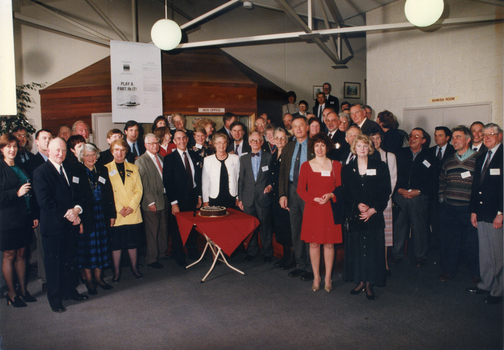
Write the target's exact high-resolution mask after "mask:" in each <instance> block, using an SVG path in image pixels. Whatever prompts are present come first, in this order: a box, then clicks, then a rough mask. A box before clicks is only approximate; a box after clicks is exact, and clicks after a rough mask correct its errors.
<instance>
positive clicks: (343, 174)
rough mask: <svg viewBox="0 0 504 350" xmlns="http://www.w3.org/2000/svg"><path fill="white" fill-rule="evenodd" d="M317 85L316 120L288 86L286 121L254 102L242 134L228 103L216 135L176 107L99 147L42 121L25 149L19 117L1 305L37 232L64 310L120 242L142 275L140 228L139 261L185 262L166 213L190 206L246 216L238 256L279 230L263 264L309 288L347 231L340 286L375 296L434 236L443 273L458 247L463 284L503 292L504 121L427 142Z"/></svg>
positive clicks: (91, 286) (8, 152) (1, 231)
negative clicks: (276, 255)
mask: <svg viewBox="0 0 504 350" xmlns="http://www.w3.org/2000/svg"><path fill="white" fill-rule="evenodd" d="M324 92H328V93H330V84H324ZM322 95H323V96H320V99H319V100H317V104H316V106H315V107H316V108H315V107H314V115H313V116H311V117H310V116H309V115H308V116H305V115H303V113H304V112H305V111H306V109H307V107H308V106H307V103H306V102H305V104H306V108H305V107H302V108H299V109H298V110H297V111H295V108H293V107H292V106H291V105H295V94H294V96H290V97H289V104H288V105H287V107H286V108H284V112H286V113H285V114H284V116H283V121H284V125H283V127H275V126H274V125H272V124H271V122H270V120H269V116H268V114H267V113H264V114H261V115H259V116H258V117H257V118H256V119H255V124H254V130H253V131H252V132H250V133H247V127H246V126H245V125H244V124H243V123H241V122H240V121H238V118H237V116H236V115H234V114H232V113H226V114H225V115H224V116H223V124H224V126H223V127H222V128H221V129H220V130H218V131H217V132H215V129H216V125H215V122H214V121H213V120H211V119H208V118H198V119H197V120H196V121H195V123H194V125H193V128H194V130H193V131H191V130H187V129H186V118H185V116H184V115H182V114H179V113H176V114H174V115H172V116H171V120H170V122H171V123H172V125H173V126H174V129H171V128H170V123H169V121H168V119H167V118H165V117H164V116H159V117H158V118H156V119H155V121H154V123H153V125H152V127H151V132H149V133H147V134H145V135H143V137H141V134H142V133H141V131H142V130H141V126H140V125H139V124H138V123H137V122H135V121H128V122H127V123H126V125H125V126H124V130H123V131H121V130H119V129H112V130H110V131H109V132H108V134H107V142H108V143H109V145H110V149H108V150H103V151H102V152H99V150H98V149H97V147H96V146H95V145H93V144H92V143H89V142H88V139H89V134H90V128H89V126H87V124H86V123H84V122H83V121H77V122H76V123H75V124H74V125H73V127H72V128H68V127H66V126H62V127H60V128H59V130H58V132H57V133H56V135H54V138H53V135H52V133H51V132H50V131H49V130H46V129H41V130H39V131H38V132H37V133H36V134H35V144H36V146H37V150H38V152H37V153H36V154H32V153H30V152H29V151H28V150H27V149H26V139H27V134H26V130H25V129H24V128H22V127H19V128H16V129H15V130H13V131H12V133H11V134H5V135H2V136H1V137H0V151H1V154H2V156H3V161H1V162H0V172H1V177H0V191H1V192H0V193H1V197H0V217H1V220H0V250H2V251H3V253H4V254H3V266H2V272H3V275H4V278H5V281H6V284H7V287H8V293H7V303H8V305H13V306H15V307H22V306H26V303H27V302H33V301H36V300H35V298H33V297H32V296H31V295H30V294H29V293H28V291H27V289H26V248H27V246H28V245H29V243H30V242H31V238H32V237H33V229H34V228H35V230H36V237H37V249H38V257H39V277H40V278H41V279H42V280H45V281H46V283H47V295H48V300H49V304H50V306H51V309H52V310H53V311H54V312H63V311H65V310H66V309H65V307H64V306H63V302H62V301H63V300H66V299H73V300H85V299H88V295H84V294H79V293H78V291H77V289H76V287H77V285H78V279H79V271H80V278H81V279H82V280H83V281H84V282H85V283H86V287H87V290H88V293H89V295H94V294H97V287H100V288H102V289H104V290H109V289H112V288H113V287H112V285H110V284H107V283H106V282H105V281H104V280H103V276H102V270H103V269H104V268H107V267H109V266H110V267H111V268H112V271H113V277H112V282H114V283H118V282H120V280H121V266H123V264H121V259H122V257H123V253H124V252H125V253H127V254H124V255H127V256H128V257H129V260H130V266H131V273H132V274H133V276H134V277H135V278H137V279H142V278H143V275H142V273H141V272H140V270H139V264H138V247H139V246H140V245H141V244H142V242H141V237H143V233H144V235H145V241H144V244H145V248H146V256H145V262H146V264H147V266H148V267H150V268H154V269H160V268H163V265H162V264H161V259H163V258H166V257H167V252H169V254H170V256H171V257H173V258H174V259H175V261H176V263H177V264H178V265H180V266H183V267H185V266H186V265H187V260H186V259H187V257H188V258H190V259H196V258H198V257H199V254H200V253H199V251H198V246H197V240H196V238H197V233H196V231H195V230H193V231H192V232H191V234H190V235H189V238H188V239H187V242H186V243H185V244H183V243H182V239H181V237H180V233H179V231H178V227H177V222H176V220H175V217H174V215H175V214H176V213H177V212H179V211H195V210H197V209H198V208H200V207H201V206H223V207H226V208H235V209H239V210H242V211H243V212H245V213H247V214H249V215H253V216H255V217H257V219H258V220H259V222H260V225H259V227H258V228H257V229H256V230H255V231H254V232H253V234H252V237H251V240H250V243H249V244H248V246H247V247H246V255H245V260H246V261H251V260H253V259H255V258H256V257H257V256H258V255H259V254H260V253H262V257H263V259H264V262H265V263H272V261H273V233H274V234H275V239H276V241H277V242H278V243H279V244H281V245H282V247H283V256H282V258H281V259H280V260H279V261H277V262H275V264H274V265H275V266H277V267H279V268H282V269H284V270H290V271H289V273H288V276H289V277H293V278H296V277H299V278H300V279H301V280H303V281H311V282H312V287H311V288H312V290H313V291H314V292H316V291H318V290H320V289H321V288H322V284H323V289H325V290H326V291H327V292H330V291H331V290H332V268H333V263H334V258H335V246H334V245H335V244H341V243H345V247H344V249H345V261H344V279H345V280H348V281H353V282H354V283H355V284H356V286H355V287H354V288H353V289H352V290H351V291H350V294H352V295H356V294H359V293H361V292H365V295H366V297H367V298H368V299H369V300H374V298H375V294H374V290H373V287H374V286H384V285H385V283H386V278H387V275H389V274H390V270H389V267H388V264H389V262H390V263H391V264H398V263H400V262H401V261H402V260H403V259H404V258H405V257H406V255H408V257H410V258H411V257H412V255H413V256H414V261H415V263H416V265H417V266H423V265H424V264H425V259H426V257H427V253H428V249H429V244H432V242H434V241H439V248H440V257H441V269H442V273H441V275H440V276H439V279H440V280H442V281H445V280H447V279H450V278H453V277H454V275H455V273H456V269H457V266H458V264H459V259H460V256H461V252H462V253H464V254H465V255H466V258H467V261H468V263H469V265H470V267H471V273H472V275H473V282H474V283H475V285H474V286H472V287H470V288H468V291H470V292H472V293H476V294H488V295H487V297H486V299H485V300H486V302H487V303H490V304H495V303H498V302H500V300H501V299H502V192H503V189H502V144H501V142H502V130H501V128H500V127H499V126H498V125H496V124H492V123H491V124H487V125H483V124H482V123H479V122H475V123H473V125H471V127H470V129H469V128H467V127H465V126H457V127H455V128H453V129H452V130H450V129H448V128H446V127H438V128H436V130H435V134H434V136H435V142H436V146H434V147H432V148H428V146H429V143H430V137H429V135H428V133H427V132H425V131H424V130H423V129H422V128H414V129H413V130H412V131H411V132H410V134H409V135H407V134H406V137H405V132H403V131H401V130H399V129H398V128H397V122H396V120H395V117H394V116H393V115H392V113H390V112H389V111H383V112H380V113H378V115H377V116H376V122H374V121H372V120H371V119H370V118H371V116H372V109H371V108H370V107H369V106H364V105H360V104H356V105H349V104H348V103H346V102H344V103H342V105H341V106H339V102H338V100H337V99H336V98H331V97H329V98H328V97H327V96H326V95H325V94H322ZM302 102H304V101H301V102H300V105H301V104H302ZM340 107H341V110H342V111H343V112H342V113H340V114H338V111H339V108H340ZM366 108H368V109H369V110H370V111H369V112H368V111H367V109H366ZM292 112H294V113H292ZM451 139H452V144H453V146H451V145H450V144H449V142H450V140H451ZM12 218H16V220H12ZM431 228H432V233H431ZM410 232H411V236H410ZM168 236H170V238H171V246H169V245H168V242H169V239H168ZM259 237H260V244H259ZM499 242H500V243H499ZM407 243H408V244H407ZM406 246H407V247H408V249H406ZM478 246H479V250H478ZM321 248H322V249H321ZM321 252H323V261H324V269H325V271H324V272H325V273H324V280H323V281H322V276H321V274H322V272H321V268H320V266H321V260H322V255H321ZM387 252H391V254H389V256H388V255H387ZM499 254H500V255H499ZM499 257H500V258H499ZM41 270H42V271H41ZM44 272H45V273H44ZM476 284H477V285H476Z"/></svg>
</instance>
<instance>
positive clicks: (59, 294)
mask: <svg viewBox="0 0 504 350" xmlns="http://www.w3.org/2000/svg"><path fill="white" fill-rule="evenodd" d="M77 245H78V232H75V230H72V232H68V233H67V234H63V235H54V236H42V246H43V247H44V264H45V271H46V280H47V299H48V300H49V304H50V305H51V306H54V305H56V304H57V303H61V300H62V299H68V298H69V297H70V296H72V294H75V293H77V290H76V289H75V288H76V287H77V284H78V282H79V277H78V273H77V267H76V263H75V257H76V255H77Z"/></svg>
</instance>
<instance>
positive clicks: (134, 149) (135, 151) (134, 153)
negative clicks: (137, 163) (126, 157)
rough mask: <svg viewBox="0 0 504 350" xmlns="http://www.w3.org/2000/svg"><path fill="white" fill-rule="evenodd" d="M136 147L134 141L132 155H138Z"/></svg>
mask: <svg viewBox="0 0 504 350" xmlns="http://www.w3.org/2000/svg"><path fill="white" fill-rule="evenodd" d="M136 148H137V147H136V142H135V143H134V144H133V155H134V156H135V157H138V152H137V149H136Z"/></svg>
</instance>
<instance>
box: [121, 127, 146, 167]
mask: <svg viewBox="0 0 504 350" xmlns="http://www.w3.org/2000/svg"><path fill="white" fill-rule="evenodd" d="M139 136H140V138H139ZM124 138H125V139H126V142H127V143H128V146H129V148H130V150H129V152H128V154H127V155H126V160H127V161H128V162H129V163H135V160H136V159H137V158H138V157H140V156H141V155H142V154H144V153H145V146H144V144H143V142H142V140H141V135H140V126H139V125H138V123H137V122H136V121H134V120H129V121H128V122H126V124H125V125H124Z"/></svg>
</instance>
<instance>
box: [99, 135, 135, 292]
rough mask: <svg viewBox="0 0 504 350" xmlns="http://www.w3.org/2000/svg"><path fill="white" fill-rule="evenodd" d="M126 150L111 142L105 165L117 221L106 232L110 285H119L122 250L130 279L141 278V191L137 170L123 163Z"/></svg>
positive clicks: (121, 142)
mask: <svg viewBox="0 0 504 350" xmlns="http://www.w3.org/2000/svg"><path fill="white" fill-rule="evenodd" d="M128 149H129V147H128V144H127V143H126V141H124V140H123V139H119V140H115V141H114V142H112V144H111V145H110V151H111V152H112V155H113V156H114V160H113V161H112V162H110V163H108V164H107V165H105V166H106V167H107V169H108V172H109V178H110V183H111V184H112V189H113V191H114V201H115V207H116V211H117V218H116V219H115V222H114V224H113V226H112V228H111V230H110V231H111V232H110V233H111V237H110V238H111V239H110V250H112V260H113V262H114V278H113V279H112V282H114V283H117V282H119V281H120V279H121V271H120V267H121V250H122V249H127V250H128V255H129V258H130V261H131V272H132V273H133V275H134V276H135V277H136V278H138V279H142V278H143V275H142V273H141V272H140V271H138V268H137V248H138V241H139V239H140V228H141V225H140V224H141V223H142V214H141V212H140V201H141V199H142V193H143V188H142V181H141V179H140V174H139V173H138V167H137V166H136V165H135V164H131V163H127V162H125V161H124V159H125V158H126V154H127V153H128ZM98 181H100V180H98Z"/></svg>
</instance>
